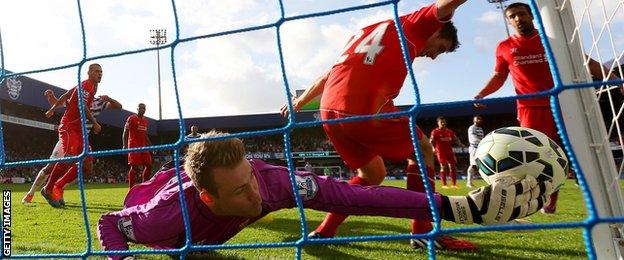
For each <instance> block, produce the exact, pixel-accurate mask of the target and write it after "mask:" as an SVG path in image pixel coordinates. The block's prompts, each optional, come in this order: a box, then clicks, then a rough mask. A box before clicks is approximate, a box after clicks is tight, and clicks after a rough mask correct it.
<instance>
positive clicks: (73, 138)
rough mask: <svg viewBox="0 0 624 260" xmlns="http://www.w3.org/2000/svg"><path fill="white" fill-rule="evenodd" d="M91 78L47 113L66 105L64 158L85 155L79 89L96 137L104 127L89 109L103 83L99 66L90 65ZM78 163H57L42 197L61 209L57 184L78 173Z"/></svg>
mask: <svg viewBox="0 0 624 260" xmlns="http://www.w3.org/2000/svg"><path fill="white" fill-rule="evenodd" d="M87 74H88V79H87V80H85V81H83V82H82V83H81V84H80V85H79V86H77V87H74V88H72V89H70V90H68V91H67V92H65V94H63V95H62V96H61V97H60V98H59V99H58V100H57V101H56V102H55V103H54V104H53V105H52V107H51V108H50V109H49V110H48V111H47V112H46V117H51V116H52V115H54V110H55V109H56V108H57V107H58V106H60V105H62V104H63V103H66V109H65V113H64V114H63V117H62V118H61V123H60V124H59V128H58V133H59V140H60V141H61V147H62V150H63V153H64V154H65V156H76V155H79V154H80V153H82V150H83V143H82V125H81V121H80V110H79V106H78V98H79V97H78V88H81V90H82V100H83V102H84V103H83V107H84V108H87V109H85V110H84V113H85V116H86V118H87V120H89V122H91V124H93V128H92V131H93V133H95V134H97V133H99V132H100V130H101V129H102V127H101V126H100V124H98V122H97V120H96V119H95V117H94V116H93V114H92V113H91V110H89V109H88V108H89V107H91V104H92V103H93V98H94V96H95V93H96V92H97V87H98V84H99V83H100V81H101V80H102V67H101V66H100V65H99V64H95V63H94V64H91V65H89V71H88V72H87ZM89 160H92V158H91V157H87V158H86V159H85V161H89ZM77 167H78V164H77V163H67V162H57V163H56V164H55V165H54V168H53V169H52V172H51V173H50V177H49V178H48V182H47V183H46V185H45V187H44V188H43V189H42V190H41V195H42V196H43V197H44V198H45V199H46V200H47V201H48V203H49V204H50V205H52V206H53V207H60V206H61V198H62V197H63V194H62V189H60V188H59V187H55V183H56V181H57V180H58V179H59V178H60V177H61V176H63V175H64V174H70V175H75V174H76V172H77V171H78V168H77Z"/></svg>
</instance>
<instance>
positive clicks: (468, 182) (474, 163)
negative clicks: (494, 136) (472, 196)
mask: <svg viewBox="0 0 624 260" xmlns="http://www.w3.org/2000/svg"><path fill="white" fill-rule="evenodd" d="M468 152H469V154H470V166H468V170H466V179H467V180H466V187H468V188H472V187H473V185H472V178H473V176H475V174H477V161H476V160H477V157H476V152H477V149H475V148H474V147H472V146H471V147H470V148H468Z"/></svg>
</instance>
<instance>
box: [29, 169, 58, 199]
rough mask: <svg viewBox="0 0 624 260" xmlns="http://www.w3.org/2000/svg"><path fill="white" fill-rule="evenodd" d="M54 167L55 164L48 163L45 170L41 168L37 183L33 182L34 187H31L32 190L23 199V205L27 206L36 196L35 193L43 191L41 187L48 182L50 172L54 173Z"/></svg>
mask: <svg viewBox="0 0 624 260" xmlns="http://www.w3.org/2000/svg"><path fill="white" fill-rule="evenodd" d="M53 167H54V164H52V163H48V164H46V165H45V166H44V167H43V168H41V170H39V173H37V177H36V178H35V181H33V183H32V185H30V189H29V190H28V192H27V193H26V195H25V196H24V198H23V199H22V203H24V204H26V203H30V202H31V201H32V198H33V196H35V192H36V191H37V190H39V189H41V187H42V186H43V185H44V184H45V183H46V180H47V179H48V176H49V175H50V172H52V168H53Z"/></svg>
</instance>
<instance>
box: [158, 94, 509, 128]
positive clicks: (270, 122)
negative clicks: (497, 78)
mask: <svg viewBox="0 0 624 260" xmlns="http://www.w3.org/2000/svg"><path fill="white" fill-rule="evenodd" d="M409 108H411V106H401V107H400V109H402V110H407V109H409ZM510 113H514V114H515V113H516V103H515V101H513V100H507V101H503V102H499V103H497V104H489V105H488V108H487V109H475V108H474V106H473V105H472V104H471V103H466V104H461V105H453V106H433V105H424V106H423V107H422V110H421V112H420V113H419V116H418V118H423V119H428V118H436V117H438V116H445V117H460V116H472V115H476V114H481V115H488V114H510ZM319 117H320V116H319V112H318V111H303V112H300V113H297V121H298V122H306V121H314V120H318V118H319ZM178 122H179V121H178V119H168V120H161V121H160V122H159V123H158V130H159V131H162V132H170V131H178V125H179V123H178ZM185 123H186V126H185V127H186V129H190V126H191V125H197V126H198V127H199V128H200V129H212V128H217V129H234V128H269V127H280V126H284V125H285V124H286V123H287V121H286V119H285V118H284V117H282V115H281V114H279V113H270V114H256V115H240V116H222V117H203V118H187V119H185Z"/></svg>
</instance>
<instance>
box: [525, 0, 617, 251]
mask: <svg viewBox="0 0 624 260" xmlns="http://www.w3.org/2000/svg"><path fill="white" fill-rule="evenodd" d="M531 5H532V8H533V9H534V10H533V11H534V12H538V13H539V15H536V21H537V22H538V24H539V26H540V27H541V28H540V34H541V37H542V42H543V43H544V46H545V49H546V54H547V56H548V58H549V61H550V65H551V71H552V75H553V79H554V81H555V90H556V92H557V93H559V95H558V97H557V96H553V97H551V101H552V104H553V111H554V112H555V115H557V116H556V121H557V124H558V127H559V130H560V132H561V133H562V137H563V141H564V143H565V144H566V146H568V148H570V147H571V148H572V152H570V154H569V155H570V158H571V161H572V164H573V166H574V169H575V172H576V173H577V176H578V179H579V183H580V184H581V185H580V186H581V188H582V191H583V192H584V195H585V200H586V203H587V206H588V213H589V214H588V218H587V219H586V221H585V223H584V225H583V227H584V236H585V241H586V246H587V253H588V256H589V257H590V258H595V257H597V258H598V259H621V258H622V253H623V252H624V250H623V248H624V247H623V245H624V244H623V243H622V242H624V241H623V240H622V234H623V233H622V216H623V215H624V211H623V207H624V200H623V199H622V189H621V188H620V184H619V180H620V179H621V176H622V168H623V165H622V151H623V150H624V149H623V148H624V147H623V145H622V141H623V139H622V134H623V132H622V128H621V127H624V126H622V125H621V123H622V110H623V108H624V104H623V103H622V99H621V95H622V94H624V90H622V81H621V80H620V79H621V78H622V76H623V75H624V74H622V67H621V65H622V63H621V62H622V61H623V60H622V55H623V54H624V42H623V41H622V33H623V32H624V31H623V30H622V28H623V22H624V1H621V0H618V1H615V0H612V1H582V0H577V1H566V0H537V1H531ZM591 59H593V60H596V61H598V62H599V63H600V64H603V68H602V69H601V74H602V78H604V80H602V81H594V80H593V79H592V78H591V77H590V74H589V70H590V68H589V67H590V65H589V64H590V61H591ZM612 76H617V78H614V77H612ZM609 79H611V80H609ZM560 91H561V92H560ZM557 103H558V104H559V106H557ZM616 157H617V160H615V158H616ZM585 184H586V185H585Z"/></svg>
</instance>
